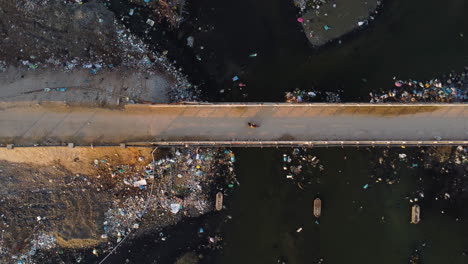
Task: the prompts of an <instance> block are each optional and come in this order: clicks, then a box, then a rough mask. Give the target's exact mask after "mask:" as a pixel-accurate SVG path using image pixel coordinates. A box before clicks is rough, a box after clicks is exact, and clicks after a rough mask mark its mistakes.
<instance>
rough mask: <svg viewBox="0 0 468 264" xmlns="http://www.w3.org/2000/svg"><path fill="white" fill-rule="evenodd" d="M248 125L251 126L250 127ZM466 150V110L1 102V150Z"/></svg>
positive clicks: (446, 107) (465, 107)
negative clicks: (462, 147) (395, 147)
mask: <svg viewBox="0 0 468 264" xmlns="http://www.w3.org/2000/svg"><path fill="white" fill-rule="evenodd" d="M247 122H255V123H257V124H258V125H259V127H258V128H249V127H248V126H247ZM69 142H73V143H74V144H75V145H90V144H94V145H119V144H121V143H125V144H127V145H141V144H146V145H150V144H153V145H160V146H178V145H180V146H184V145H200V146H211V145H217V146H222V145H224V146H225V145H229V146H287V145H304V146H336V145H338V146H340V145H342V146H346V145H406V146H409V145H468V105H466V104H408V105H403V104H385V105H383V104H382V105H377V104H281V103H280V104H273V103H271V104H268V103H263V104H262V103H260V104H197V105H177V104H175V105H127V106H125V107H123V108H122V109H105V108H97V107H77V106H76V107H75V106H66V105H63V104H62V105H57V104H51V103H48V104H43V105H33V104H31V103H29V104H28V103H24V104H21V103H2V104H0V144H2V145H3V146H6V145H7V144H14V145H16V146H31V145H34V144H39V145H60V144H66V143H69Z"/></svg>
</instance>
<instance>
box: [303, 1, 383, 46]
mask: <svg viewBox="0 0 468 264" xmlns="http://www.w3.org/2000/svg"><path fill="white" fill-rule="evenodd" d="M294 3H295V5H296V6H297V7H298V8H299V10H300V13H299V14H300V17H299V18H298V19H297V21H298V22H299V23H301V24H302V26H303V29H304V32H305V34H306V37H307V38H308V40H309V42H310V43H311V44H312V45H313V46H322V45H324V44H326V43H327V42H329V41H331V40H334V39H338V38H340V37H342V36H344V35H346V34H348V33H350V32H352V31H353V30H355V29H358V28H360V27H364V26H366V25H368V24H369V21H371V20H374V19H375V16H376V15H377V14H378V13H379V11H378V8H379V7H380V6H381V4H382V1H381V0H352V1H351V0H333V1H330V0H294Z"/></svg>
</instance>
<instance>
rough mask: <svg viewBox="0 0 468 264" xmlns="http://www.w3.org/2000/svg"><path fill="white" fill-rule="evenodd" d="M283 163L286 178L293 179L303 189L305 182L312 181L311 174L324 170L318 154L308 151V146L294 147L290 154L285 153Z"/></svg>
mask: <svg viewBox="0 0 468 264" xmlns="http://www.w3.org/2000/svg"><path fill="white" fill-rule="evenodd" d="M282 163H283V171H284V172H285V174H286V179H288V180H291V181H293V182H294V183H296V184H297V185H298V187H299V188H301V189H303V187H304V185H305V184H311V183H312V178H311V177H310V176H311V175H315V174H317V173H320V172H321V171H323V170H324V167H323V165H322V164H320V160H319V159H318V158H317V156H314V155H312V154H310V153H308V149H307V148H302V149H300V148H294V149H293V150H292V151H291V153H290V154H287V153H284V154H283V157H282ZM317 180H318V179H317Z"/></svg>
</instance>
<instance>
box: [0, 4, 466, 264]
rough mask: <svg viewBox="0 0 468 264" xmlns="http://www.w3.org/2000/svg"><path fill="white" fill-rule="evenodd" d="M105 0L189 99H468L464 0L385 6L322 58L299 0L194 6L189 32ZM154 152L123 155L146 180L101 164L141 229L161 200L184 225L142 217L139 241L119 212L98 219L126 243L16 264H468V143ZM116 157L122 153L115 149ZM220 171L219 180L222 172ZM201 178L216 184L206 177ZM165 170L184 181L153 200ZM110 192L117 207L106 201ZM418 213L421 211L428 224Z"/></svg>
mask: <svg viewBox="0 0 468 264" xmlns="http://www.w3.org/2000/svg"><path fill="white" fill-rule="evenodd" d="M26 2H27V1H26ZM39 2H40V1H39ZM70 2H77V3H78V2H79V3H80V5H81V4H83V3H84V4H85V5H86V4H87V3H89V2H93V1H70ZM100 2H103V3H105V6H106V8H107V9H108V10H110V11H111V12H112V13H113V14H114V15H115V17H116V18H117V20H119V21H122V24H123V25H124V26H125V27H127V28H128V29H129V32H131V33H132V34H134V35H135V36H138V37H139V38H141V39H142V40H143V42H145V43H146V44H147V45H148V48H149V49H150V50H152V51H154V52H157V53H158V54H164V56H163V57H164V58H165V59H166V58H167V60H168V61H171V63H172V66H171V67H169V66H168V67H167V68H168V69H171V71H172V70H174V69H176V68H177V69H180V70H181V72H183V73H184V77H181V76H182V75H180V74H175V75H174V76H176V77H175V78H176V79H177V80H178V86H181V87H182V86H184V87H185V86H188V87H190V89H192V88H193V87H195V88H196V89H198V90H197V91H195V92H194V93H187V94H188V95H187V94H185V93H177V95H176V96H172V97H171V98H176V99H174V100H175V101H195V100H199V101H201V100H203V101H209V102H285V101H288V102H293V103H300V102H306V101H310V102H376V103H379V102H415V101H420V102H466V101H467V100H468V96H467V91H468V88H467V87H468V80H465V73H466V74H468V68H466V66H468V16H466V14H467V13H468V3H465V2H464V1H462V0H454V1H449V2H448V3H442V2H441V1H436V0H426V1H423V0H414V1H404V0H384V1H382V2H383V3H382V4H380V5H379V7H377V9H376V10H375V11H373V12H372V14H373V16H372V18H362V19H361V20H362V21H364V20H365V21H366V22H365V23H364V22H362V23H359V24H358V25H359V27H356V29H355V30H353V31H350V32H348V33H347V34H345V35H343V36H342V37H340V38H338V39H334V40H331V41H329V42H327V43H326V44H324V45H322V46H320V47H316V46H313V44H311V43H310V42H309V41H308V38H307V37H306V35H305V34H306V33H305V32H304V31H305V30H306V29H307V30H309V29H308V28H307V26H306V25H304V27H303V25H301V24H303V23H307V21H306V19H303V18H302V14H301V13H300V12H299V9H298V7H297V6H295V5H294V1H292V0H291V1H279V0H275V1H268V0H258V1H251V0H239V1H224V0H223V1H209V0H200V1H189V2H188V3H187V4H186V6H185V10H186V13H185V14H184V15H183V16H184V18H183V19H182V20H181V23H180V24H178V22H177V21H176V22H174V21H175V20H174V21H171V22H172V23H173V24H177V27H178V28H177V30H174V29H173V28H172V29H171V27H175V26H174V25H173V24H171V23H169V22H167V21H166V22H158V21H156V24H155V25H154V23H155V21H153V20H156V19H154V16H153V15H152V12H154V10H152V9H151V8H147V7H146V6H145V4H144V3H148V2H150V3H151V2H154V1H136V0H135V1H121V0H109V1H100ZM140 2H141V3H140ZM163 2H164V1H163ZM169 2H171V1H169ZM180 2H184V1H180ZM296 2H299V1H296ZM311 2H314V1H311ZM324 2H330V1H324ZM332 2H333V1H331V2H330V3H332ZM336 2H337V3H338V5H339V4H340V2H342V1H336ZM379 2H380V1H379ZM333 3H334V2H333ZM332 8H335V6H333V7H332ZM174 10H175V9H174ZM303 17H305V18H307V16H306V15H304V16H303ZM151 18H152V19H151ZM361 20H359V21H361ZM332 21H333V20H332ZM328 23H331V22H328ZM148 25H151V27H149V26H148ZM153 25H154V26H153ZM361 25H364V26H361ZM334 26H335V25H333V24H327V25H326V26H325V27H323V28H325V30H326V31H329V30H333V28H334ZM307 34H309V33H307ZM125 56H128V57H132V56H133V55H128V54H127V53H125ZM135 56H136V55H135ZM150 57H151V58H153V57H152V55H151V56H150ZM132 58H133V57H132ZM153 59H154V58H153ZM157 59H158V57H157V56H156V60H157ZM23 64H24V62H23ZM25 65H26V64H25ZM0 66H1V64H0ZM29 67H31V65H29ZM34 67H35V66H34ZM92 67H93V68H92V69H91V71H94V70H95V69H94V66H92ZM109 67H110V66H109ZM112 67H113V66H112ZM99 69H100V68H99ZM93 74H95V73H93ZM96 76H99V75H96ZM467 77H468V76H467ZM185 78H187V80H185ZM182 79H183V80H182ZM181 80H182V81H181ZM188 82H190V83H191V84H190V85H187V83H188ZM167 86H170V85H167ZM181 98H182V99H181ZM127 99H128V98H127ZM141 101H145V98H144V97H143V98H141ZM158 102H159V101H158ZM260 125H261V124H260ZM132 151H133V150H132ZM151 151H152V149H151V150H139V154H138V155H137V154H134V153H133V154H131V155H130V154H125V153H123V152H122V153H119V156H118V157H119V159H120V158H122V157H124V156H125V155H130V156H132V155H133V156H132V157H133V159H134V163H135V164H136V165H135V164H133V165H131V166H130V168H131V169H128V167H125V166H127V165H125V166H120V167H115V166H114V167H113V165H112V162H111V161H110V159H109V158H106V159H103V158H101V157H98V156H96V157H93V158H90V159H89V161H86V162H88V163H89V164H91V165H92V166H94V167H93V168H97V169H99V172H100V174H99V177H101V176H102V177H103V178H100V179H101V180H106V182H104V183H103V185H104V187H102V185H101V187H102V188H104V189H105V188H108V187H106V186H111V187H109V188H110V189H112V190H113V191H114V192H115V194H114V196H112V197H113V198H115V197H118V198H119V199H121V200H122V201H129V199H127V200H126V198H128V197H132V195H134V194H135V193H138V195H140V196H139V198H141V199H135V200H134V202H135V203H139V205H138V206H139V208H140V209H141V211H139V212H137V213H135V215H138V214H140V215H138V217H137V216H135V218H139V217H141V216H142V215H144V214H146V213H147V212H146V211H147V208H149V207H151V201H153V202H154V201H157V202H155V203H154V204H155V205H154V208H156V209H155V211H157V210H160V207H161V208H163V209H161V210H166V212H167V213H168V214H169V215H170V216H171V217H170V219H169V220H167V219H166V220H167V221H166V222H159V221H160V218H158V217H156V216H154V218H151V217H147V218H146V219H145V221H143V222H141V223H140V226H139V225H138V224H134V222H133V220H134V219H130V220H128V221H129V223H131V226H132V230H136V229H138V230H140V231H132V232H135V233H137V235H135V236H131V238H130V239H128V240H126V236H127V235H128V233H129V231H128V230H130V229H126V228H123V227H122V226H121V225H120V224H119V225H113V224H112V223H117V220H115V219H124V218H125V217H126V214H125V213H124V212H123V210H121V209H118V208H119V206H120V205H115V206H114V207H112V206H110V207H109V208H111V209H109V210H107V209H106V210H107V211H105V212H104V211H103V212H102V217H101V218H102V219H105V220H106V222H104V223H102V222H103V221H101V220H102V219H101V218H99V217H100V216H99V215H98V216H96V215H93V217H95V218H99V221H100V224H99V227H98V228H99V232H96V234H93V235H94V236H97V237H98V238H99V237H101V238H102V239H107V238H108V236H109V237H110V238H112V243H111V242H107V243H106V242H102V241H101V242H102V243H101V246H99V247H98V246H95V245H96V244H95V243H94V244H93V242H92V241H89V243H90V244H89V245H91V246H89V245H84V246H82V247H72V249H70V248H69V249H61V250H55V249H53V247H51V248H52V249H51V248H47V247H46V249H51V250H50V251H47V250H45V253H44V254H42V253H41V254H37V255H36V256H35V257H34V258H36V262H34V261H32V262H29V261H30V260H29V259H27V258H24V259H23V260H21V256H14V257H15V258H13V260H12V259H11V258H9V259H8V261H5V263H164V264H166V263H178V264H183V263H190V264H195V263H223V264H224V263H227V264H229V263H233V264H234V263H284V264H286V263H322V264H325V263H332V264H341V263H382V264H387V263H388V264H395V263H411V264H421V263H424V264H440V263H444V264H448V263H454V264H455V263H460V264H461V263H468V225H467V219H466V218H467V217H468V214H467V213H468V211H467V210H466V208H465V203H466V202H468V178H467V173H468V153H467V151H468V148H467V146H453V147H440V148H435V147H404V146H402V147H394V148H383V147H375V148H374V147H361V148H350V147H349V148H348V147H347V148H334V147H330V148H311V149H304V148H293V147H291V148H232V149H219V150H217V149H215V150H203V149H202V150H199V149H196V150H193V149H192V150H184V149H164V150H163V151H162V152H161V153H158V152H156V155H155V154H154V153H153V152H151ZM158 151H159V150H158ZM166 152H167V153H170V154H168V156H164V155H166V154H167V153H166ZM141 153H144V154H141ZM102 155H103V156H106V157H108V156H110V157H114V154H113V153H112V152H111V151H109V153H107V152H106V153H104V154H102ZM115 156H117V155H115ZM135 157H136V158H135ZM179 157H180V160H182V161H181V162H180V164H179V163H178V162H179V161H178V160H177V159H179ZM205 157H209V159H206V160H205V159H204V158H205ZM152 158H155V161H153V162H152V161H151V159H152ZM138 160H139V161H138ZM158 160H159V161H158ZM197 161H199V163H197ZM75 162H77V161H76V160H75ZM115 162H117V161H115ZM118 162H120V163H122V164H124V163H125V162H123V161H120V160H119V161H118ZM171 164H178V165H177V166H179V167H177V166H176V165H171ZM197 164H199V165H197ZM57 166H58V165H57ZM171 166H172V167H171ZM58 167H59V168H60V166H58ZM208 167H209V168H216V170H213V171H211V172H209V173H206V172H207V170H205V169H206V168H208ZM5 168H6V165H5ZM173 168H178V170H179V171H182V172H184V171H185V172H187V175H185V174H183V173H179V172H177V171H176V172H173V171H172V169H173ZM54 169H55V166H54ZM5 171H8V170H6V169H5ZM70 171H73V170H70ZM2 172H3V170H0V176H1V175H2V174H1V173H2ZM136 172H138V173H139V175H143V176H139V177H135V176H134V175H132V173H133V174H134V173H136ZM192 172H193V173H194V175H196V176H199V177H208V178H209V179H210V180H209V181H206V182H204V181H205V180H204V179H203V180H200V178H190V177H189V176H188V175H189V174H190V173H192ZM73 173H74V172H73ZM157 173H160V174H161V175H169V176H170V177H171V180H168V182H170V183H167V182H165V181H163V183H164V184H166V183H167V185H155V186H156V188H155V191H154V192H153V188H152V187H150V186H153V185H154V183H153V182H154V177H156V176H155V175H156V174H157ZM210 173H211V174H210ZM127 174H128V175H127ZM106 175H107V176H106ZM135 175H136V174H135ZM213 175H217V176H219V175H224V178H220V179H222V180H219V181H217V180H212V178H210V177H214V176H213ZM106 177H107V178H106ZM76 178H79V175H77V176H76ZM156 178H157V177H156ZM163 178H164V177H163ZM172 178H173V179H174V181H181V182H182V184H184V186H185V187H186V188H187V190H189V191H187V193H183V192H184V191H185V190H186V189H180V190H179V189H178V190H176V192H177V193H174V192H169V191H167V190H165V189H164V188H173V185H170V184H173V182H172ZM5 179H7V177H5ZM194 179H197V180H194ZM101 180H96V181H97V182H99V181H101ZM49 181H50V180H49ZM73 181H77V183H76V184H77V185H76V186H81V185H80V184H81V183H83V186H85V185H86V186H89V185H91V186H93V185H92V184H94V181H90V182H92V184H91V183H86V182H87V181H88V180H86V178H85V180H82V179H81V178H80V180H79V181H78V180H76V179H75V178H74V180H73ZM82 181H83V182H82ZM107 181H108V182H107ZM151 184H153V185H151ZM72 186H73V185H72ZM128 186H131V187H135V188H136V189H131V190H130V191H128V190H129V188H130V187H128ZM74 188H75V187H74ZM79 188H85V187H79ZM158 188H159V189H158ZM76 190H78V187H76ZM74 191H75V189H73V192H74ZM179 191H180V193H179ZM70 192H71V193H73V192H72V191H70ZM218 192H221V193H222V194H223V195H224V197H223V208H222V209H221V210H220V211H217V210H214V199H215V197H216V194H217V193H218ZM145 195H146V196H145ZM98 196H99V197H98ZM96 197H98V198H99V199H103V200H106V201H108V202H109V201H111V200H112V198H110V195H107V194H104V193H102V194H99V195H97V196H96ZM96 197H94V196H92V195H91V196H90V197H88V198H87V199H89V200H93V199H98V198H96ZM142 197H155V198H154V200H149V202H148V200H145V199H143V198H142ZM181 197H183V198H181ZM317 198H319V199H320V203H317V202H315V203H314V200H316V199H317ZM5 199H6V198H5ZM8 199H10V198H8ZM28 199H30V198H29V196H28ZM152 199H153V198H152ZM184 199H185V200H184ZM58 200H60V199H59V198H58ZM132 201H133V200H132ZM132 201H130V202H132ZM89 203H91V202H89ZM109 204H112V203H111V202H109ZM314 204H315V206H318V205H317V204H319V205H320V210H318V211H317V208H314ZM106 206H107V204H106ZM158 206H159V207H158ZM414 206H418V208H419V213H420V215H418V216H419V217H417V218H419V219H417V220H418V221H417V220H414V219H416V218H415V216H414V215H413V222H414V223H412V212H414V211H417V210H415V209H412V208H415V207H414ZM38 207H40V206H38ZM97 207H99V206H97ZM11 208H14V207H11ZM106 208H107V207H106ZM11 210H13V209H11ZM96 210H97V209H96ZM179 210H180V211H179ZM97 211H99V210H97ZM158 212H160V211H158ZM314 212H315V215H314ZM150 213H151V212H150ZM150 213H148V214H150ZM128 215H129V214H128V213H127V216H128ZM317 216H318V217H317ZM2 217H3V213H2ZM28 217H30V218H32V219H33V220H32V221H33V222H35V221H36V220H35V219H36V216H35V215H32V214H31V215H29V216H28ZM50 218H53V217H52V216H51V217H50ZM143 218H144V217H143ZM5 219H6V218H5ZM109 219H110V220H109ZM41 221H42V222H41ZM122 221H124V220H122ZM125 221H127V220H125ZM5 222H7V220H5ZM37 222H38V224H37V226H40V225H43V222H44V220H41V218H40V217H39V218H37ZM125 224H128V223H127V222H125ZM37 226H35V227H34V229H32V230H35V229H36V227H37ZM145 226H146V227H148V226H150V228H147V229H145ZM2 228H3V227H2ZM63 229H64V230H66V231H65V233H67V232H70V233H72V232H71V231H69V230H68V229H70V228H69V227H64V228H63ZM102 230H104V231H102ZM31 232H32V231H31ZM77 232H78V233H80V232H79V231H77ZM10 236H11V234H10ZM103 236H104V237H103ZM26 240H27V239H26V238H25V241H26ZM1 241H2V242H3V236H2V240H1ZM109 241H110V240H109ZM116 245H118V247H116ZM1 246H2V244H1V243H0V249H2V247H1ZM95 248H98V249H97V250H96V249H95ZM34 253H36V252H34ZM25 255H27V254H26V253H25ZM30 255H31V252H30ZM34 258H32V259H34Z"/></svg>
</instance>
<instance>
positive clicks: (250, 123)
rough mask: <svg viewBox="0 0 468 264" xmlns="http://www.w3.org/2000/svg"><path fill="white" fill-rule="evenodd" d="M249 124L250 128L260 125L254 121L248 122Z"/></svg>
mask: <svg viewBox="0 0 468 264" xmlns="http://www.w3.org/2000/svg"><path fill="white" fill-rule="evenodd" d="M247 125H248V126H249V127H250V128H257V127H258V125H257V124H255V123H252V122H248V123H247Z"/></svg>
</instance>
